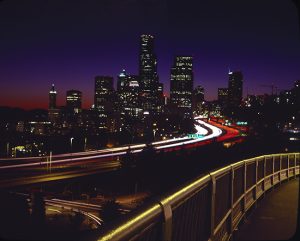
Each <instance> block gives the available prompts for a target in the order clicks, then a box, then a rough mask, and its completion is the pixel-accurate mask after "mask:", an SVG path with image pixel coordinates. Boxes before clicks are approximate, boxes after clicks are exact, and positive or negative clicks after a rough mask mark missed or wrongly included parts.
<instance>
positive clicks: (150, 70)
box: [139, 34, 158, 114]
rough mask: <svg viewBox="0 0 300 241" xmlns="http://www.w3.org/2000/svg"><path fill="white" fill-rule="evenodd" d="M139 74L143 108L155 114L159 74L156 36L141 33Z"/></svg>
mask: <svg viewBox="0 0 300 241" xmlns="http://www.w3.org/2000/svg"><path fill="white" fill-rule="evenodd" d="M139 76H140V88H141V93H142V97H143V98H142V105H143V110H144V111H148V112H150V113H154V114H155V113H157V106H158V92H157V89H158V87H157V86H158V75H157V59H156V55H155V54H154V37H153V36H152V35H148V34H143V35H141V40H140V56H139Z"/></svg>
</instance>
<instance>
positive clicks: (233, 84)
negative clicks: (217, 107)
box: [228, 71, 243, 107]
mask: <svg viewBox="0 0 300 241" xmlns="http://www.w3.org/2000/svg"><path fill="white" fill-rule="evenodd" d="M228 75H229V82H228V104H229V106H230V107H238V106H239V105H240V104H241V101H242V98H243V74H242V72H240V71H236V72H232V71H229V73H228Z"/></svg>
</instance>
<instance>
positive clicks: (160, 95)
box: [157, 83, 165, 112]
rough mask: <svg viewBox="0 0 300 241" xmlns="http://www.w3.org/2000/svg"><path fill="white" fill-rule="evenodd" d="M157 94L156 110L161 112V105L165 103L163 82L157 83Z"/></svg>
mask: <svg viewBox="0 0 300 241" xmlns="http://www.w3.org/2000/svg"><path fill="white" fill-rule="evenodd" d="M157 94H158V106H157V111H158V112H163V106H164V105H165V104H164V102H165V98H164V84H163V83H158V85H157Z"/></svg>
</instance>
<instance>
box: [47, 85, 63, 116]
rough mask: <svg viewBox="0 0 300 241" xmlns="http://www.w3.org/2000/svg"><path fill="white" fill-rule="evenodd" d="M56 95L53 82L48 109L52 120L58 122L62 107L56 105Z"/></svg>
mask: <svg viewBox="0 0 300 241" xmlns="http://www.w3.org/2000/svg"><path fill="white" fill-rule="evenodd" d="M56 96H57V92H56V90H55V88H54V84H52V86H51V89H50V91H49V109H48V118H49V120H50V121H51V122H56V121H57V120H58V118H59V114H60V109H58V108H57V106H56Z"/></svg>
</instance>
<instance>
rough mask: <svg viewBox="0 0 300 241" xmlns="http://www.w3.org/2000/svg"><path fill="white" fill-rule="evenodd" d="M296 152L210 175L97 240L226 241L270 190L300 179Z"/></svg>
mask: <svg viewBox="0 0 300 241" xmlns="http://www.w3.org/2000/svg"><path fill="white" fill-rule="evenodd" d="M299 162H300V153H284V154H272V155H264V156H259V157H255V158H251V159H247V160H243V161H240V162H237V163H234V164H231V165H228V166H226V167H224V168H221V169H218V170H216V171H213V172H211V173H209V174H207V175H205V176H203V177H201V178H199V179H197V180H196V181H194V182H192V183H190V184H189V185H186V186H184V187H183V188H181V189H179V190H178V191H177V192H174V193H172V194H170V195H169V196H167V197H165V198H162V199H161V200H160V201H159V202H158V203H155V204H153V205H152V206H150V207H148V208H147V209H144V210H141V211H140V212H139V213H138V214H136V215H134V216H133V217H131V218H130V219H128V220H126V221H124V222H123V223H122V224H120V225H119V226H116V227H114V228H112V229H111V230H110V231H108V232H106V233H104V234H103V235H102V236H101V237H100V238H99V240H103V241H104V240H228V239H229V238H230V237H231V235H232V233H233V230H234V229H235V227H236V226H237V225H238V223H239V222H240V220H241V219H242V217H243V216H244V215H245V213H246V212H247V211H248V210H249V208H250V207H251V206H252V205H253V204H254V203H255V202H256V201H257V200H258V198H259V197H260V196H261V195H263V194H264V193H265V192H266V191H267V190H268V189H270V188H271V187H273V186H274V185H276V184H278V183H280V182H281V181H283V180H286V179H289V178H291V177H296V176H297V175H299Z"/></svg>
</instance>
